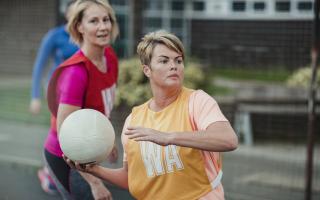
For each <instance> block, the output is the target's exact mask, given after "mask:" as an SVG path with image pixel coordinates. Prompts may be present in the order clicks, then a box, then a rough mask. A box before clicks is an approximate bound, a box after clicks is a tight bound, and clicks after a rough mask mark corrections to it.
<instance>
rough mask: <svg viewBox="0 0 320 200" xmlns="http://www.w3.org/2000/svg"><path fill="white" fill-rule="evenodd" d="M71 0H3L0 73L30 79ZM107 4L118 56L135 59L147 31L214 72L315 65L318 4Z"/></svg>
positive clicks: (134, 0) (117, 0) (163, 0)
mask: <svg viewBox="0 0 320 200" xmlns="http://www.w3.org/2000/svg"><path fill="white" fill-rule="evenodd" d="M67 1H68V0H55V1H52V0H24V1H10V0H1V1H0V16H1V17H0V27H1V29H0V46H1V50H0V59H1V60H2V63H1V66H0V73H9V74H11V73H12V74H17V73H19V74H31V71H32V66H33V62H34V58H35V56H36V52H37V49H38V46H39V45H40V40H41V38H42V36H43V35H44V34H45V33H46V32H47V31H48V30H49V29H50V28H52V27H53V26H55V25H57V24H59V23H61V19H62V18H61V12H62V10H63V8H64V6H65V5H66V2H67ZM109 2H110V3H111V5H112V6H113V8H114V9H115V11H116V15H117V19H118V22H119V26H120V37H119V38H118V40H117V41H116V43H115V45H114V47H115V49H116V51H117V53H118V55H119V57H130V56H132V55H134V54H135V47H136V45H137V43H138V41H139V39H140V38H141V37H142V36H143V35H144V34H145V33H147V32H150V31H154V30H158V29H165V30H167V31H170V32H173V33H175V34H176V35H178V36H179V37H180V38H181V40H182V41H183V43H184V45H185V47H186V50H187V53H188V54H189V55H192V56H196V57H199V58H200V59H202V60H203V61H204V62H206V63H207V64H208V65H209V66H215V67H247V68H253V67H255V68H256V67H260V68H266V67H268V68H274V67H278V68H279V67H280V68H286V69H295V68H297V67H301V66H305V65H308V64H309V63H310V58H309V57H310V47H311V41H312V18H313V6H314V5H313V4H314V0H109ZM17 58H18V59H17Z"/></svg>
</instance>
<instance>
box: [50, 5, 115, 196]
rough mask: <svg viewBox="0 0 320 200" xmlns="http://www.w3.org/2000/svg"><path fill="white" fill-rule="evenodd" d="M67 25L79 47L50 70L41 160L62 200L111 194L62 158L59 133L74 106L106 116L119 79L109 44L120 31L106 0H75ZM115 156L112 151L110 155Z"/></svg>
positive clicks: (110, 107) (98, 181) (113, 158)
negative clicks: (48, 124)
mask: <svg viewBox="0 0 320 200" xmlns="http://www.w3.org/2000/svg"><path fill="white" fill-rule="evenodd" d="M67 28H68V31H69V33H70V36H71V38H72V40H73V41H74V42H75V43H76V44H77V45H79V46H80V50H79V51H78V52H76V53H75V54H74V55H73V56H72V57H71V58H69V59H68V60H66V61H65V62H64V63H62V64H61V65H60V66H59V67H58V68H57V69H56V70H55V72H54V73H53V75H52V78H51V80H50V82H49V85H48V94H47V96H48V105H49V108H50V111H51V114H52V123H51V128H50V130H49V135H48V137H47V140H46V142H45V152H44V155H45V161H46V164H47V166H48V169H49V172H50V174H51V177H52V178H53V180H54V182H55V184H56V186H57V188H58V190H59V192H60V194H61V195H62V197H63V199H81V200H82V199H112V196H111V194H110V192H109V190H108V189H107V188H106V187H105V185H104V184H103V182H102V181H101V180H100V179H99V178H96V177H94V176H92V175H91V174H88V173H83V172H78V171H76V170H75V171H71V170H70V167H69V166H68V165H67V164H66V163H65V161H64V160H63V158H62V151H61V148H60V144H59V140H58V134H59V128H60V126H61V124H62V122H63V121H64V119H65V118H66V117H67V116H68V115H69V114H71V113H72V112H74V111H76V110H79V109H82V108H91V109H95V110H97V111H100V112H102V113H103V114H105V115H106V116H107V117H109V116H110V112H111V110H112V107H113V100H114V94H115V87H116V81H117V78H118V59H117V57H116V55H115V53H114V52H113V50H112V48H111V46H110V43H111V42H112V41H114V40H115V38H116V37H117V35H118V32H119V30H118V25H117V21H116V18H115V14H114V11H113V9H112V7H111V6H110V5H109V3H107V2H106V1H105V0H77V1H76V2H75V3H74V5H73V7H72V12H71V15H70V18H69V21H68V25H67ZM106 99H108V100H110V101H108V102H106ZM116 157H117V154H116V151H115V150H114V151H113V153H112V154H111V157H110V158H111V160H115V159H116ZM71 173H72V174H71ZM70 174H71V175H70ZM70 178H76V179H77V180H76V181H71V180H70ZM71 183H75V184H71Z"/></svg>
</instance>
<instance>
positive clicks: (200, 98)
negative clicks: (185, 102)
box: [189, 89, 216, 105]
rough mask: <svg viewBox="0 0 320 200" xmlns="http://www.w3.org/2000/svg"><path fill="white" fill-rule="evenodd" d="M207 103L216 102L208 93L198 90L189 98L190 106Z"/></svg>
mask: <svg viewBox="0 0 320 200" xmlns="http://www.w3.org/2000/svg"><path fill="white" fill-rule="evenodd" d="M206 101H214V102H216V100H215V99H214V98H213V97H212V96H211V95H209V94H208V93H207V92H205V91H203V90H201V89H198V90H194V91H193V92H192V93H191V95H190V98H189V102H190V104H195V105H197V104H200V103H201V102H206Z"/></svg>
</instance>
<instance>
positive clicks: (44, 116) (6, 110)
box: [0, 87, 50, 125]
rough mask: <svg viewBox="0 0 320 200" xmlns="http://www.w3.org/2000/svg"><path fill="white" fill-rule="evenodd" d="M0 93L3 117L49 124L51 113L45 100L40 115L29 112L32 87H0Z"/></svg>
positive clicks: (0, 109)
mask: <svg viewBox="0 0 320 200" xmlns="http://www.w3.org/2000/svg"><path fill="white" fill-rule="evenodd" d="M0 94H1V95H0V118H1V119H5V120H13V121H21V122H25V123H36V124H42V125H49V122H50V114H49V110H48V108H47V103H46V101H45V100H43V101H42V110H41V113H40V114H39V115H32V114H31V113H30V112H29V104H30V88H28V87H19V88H9V89H8V88H0Z"/></svg>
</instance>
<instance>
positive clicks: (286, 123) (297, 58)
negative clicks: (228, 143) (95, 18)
mask: <svg viewBox="0 0 320 200" xmlns="http://www.w3.org/2000/svg"><path fill="white" fill-rule="evenodd" d="M109 2H110V3H111V5H112V6H113V8H114V10H115V12H116V16H117V20H118V23H119V25H120V37H119V38H118V39H117V41H116V42H115V43H114V44H113V46H114V48H115V50H116V52H117V55H118V56H119V58H120V73H119V79H120V80H119V84H118V97H117V107H116V108H115V110H114V111H113V113H112V122H113V124H114V126H115V128H116V130H117V132H118V133H119V134H120V132H121V128H122V125H123V123H124V119H125V117H126V115H127V114H128V113H129V112H130V108H131V107H132V106H134V105H137V104H139V103H141V102H143V101H144V100H145V99H147V98H148V93H147V90H148V89H147V88H146V80H145V78H144V77H143V75H142V72H140V71H139V70H138V69H139V62H138V61H137V58H136V57H135V48H136V44H137V43H138V41H139V40H140V38H141V37H142V36H143V35H144V34H145V33H148V32H150V31H154V30H158V29H165V30H167V31H170V32H173V33H175V34H176V35H177V36H178V37H179V38H180V39H181V40H182V41H183V43H184V45H185V48H186V52H187V59H186V80H185V81H186V85H187V86H189V87H193V88H201V89H203V90H205V91H206V92H207V93H209V94H210V95H212V96H213V97H214V98H215V99H216V100H217V102H218V103H219V105H220V107H221V109H222V111H223V113H224V114H225V115H226V117H227V118H228V119H229V121H230V122H231V124H232V125H233V127H234V129H235V130H236V132H237V134H238V136H239V139H240V146H239V148H238V149H237V150H236V151H234V152H230V153H224V154H223V155H224V162H223V171H224V178H223V184H224V188H225V194H226V199H236V200H239V199H240V200H241V199H243V200H251V199H262V200H267V199H268V200H269V199H270V200H271V199H272V200H273V199H274V200H277V199H279V200H280V199H281V200H282V199H284V200H286V199H288V200H289V199H290V200H291V199H304V198H305V181H306V177H307V176H306V171H307V170H306V160H307V144H308V143H307V135H308V134H307V133H308V109H307V108H308V87H309V83H310V77H311V56H310V55H311V48H312V45H313V40H312V39H313V37H314V32H313V18H314V11H313V10H314V7H315V1H314V0H110V1H109ZM67 3H68V0H1V1H0V60H1V62H0V174H1V176H0V177H3V178H1V180H0V199H21V198H22V199H25V197H30V198H32V199H59V198H58V197H51V196H47V195H46V194H44V193H43V192H42V191H41V189H40V186H39V184H38V182H37V178H36V170H37V169H38V168H39V167H40V166H41V165H42V145H43V141H44V138H45V137H46V135H47V129H48V127H49V121H50V118H49V112H48V109H47V107H46V100H45V97H42V101H43V106H42V110H41V113H40V114H39V115H32V114H30V112H29V103H30V90H31V89H30V87H31V75H32V69H33V65H34V62H35V58H36V55H37V51H38V48H39V46H40V43H41V39H42V37H43V36H44V35H45V33H46V32H47V31H48V30H49V29H50V28H53V27H55V26H57V25H60V24H62V23H64V18H63V12H64V10H65V7H66V5H67ZM50 62H52V61H49V63H48V64H50ZM45 77H46V75H44V81H43V88H44V87H45ZM317 77H318V78H317V81H318V83H319V79H320V78H319V77H320V75H319V73H318V75H317ZM318 85H319V84H318ZM317 93H318V94H317V101H316V102H317V103H316V122H315V131H314V135H315V137H314V138H313V141H314V146H313V151H314V155H313V171H312V190H311V191H312V192H311V197H312V198H313V199H320V145H319V144H320V123H319V119H320V118H319V116H320V107H319V99H320V95H319V93H320V91H319V86H318V87H317ZM42 96H43V95H42ZM118 145H119V146H121V145H120V141H119V140H118ZM119 165H121V158H120V161H119V162H118V163H117V164H116V165H112V166H111V167H117V166H119ZM24 183H25V184H24ZM17 190H20V191H21V192H16V191H17ZM120 196H121V195H120ZM119 199H121V197H119Z"/></svg>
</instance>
